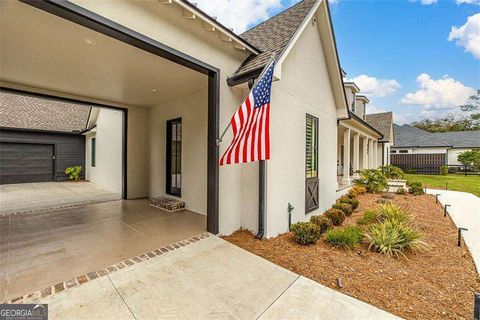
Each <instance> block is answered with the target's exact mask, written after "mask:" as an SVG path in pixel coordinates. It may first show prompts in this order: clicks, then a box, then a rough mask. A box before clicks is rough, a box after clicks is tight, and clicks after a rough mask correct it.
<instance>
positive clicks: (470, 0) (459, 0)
mask: <svg viewBox="0 0 480 320" xmlns="http://www.w3.org/2000/svg"><path fill="white" fill-rule="evenodd" d="M455 2H456V3H457V4H462V3H465V4H476V5H480V0H456V1H455Z"/></svg>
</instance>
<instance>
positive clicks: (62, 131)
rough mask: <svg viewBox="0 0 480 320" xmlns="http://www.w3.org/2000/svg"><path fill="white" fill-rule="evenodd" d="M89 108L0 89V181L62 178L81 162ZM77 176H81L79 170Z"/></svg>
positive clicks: (33, 180)
mask: <svg viewBox="0 0 480 320" xmlns="http://www.w3.org/2000/svg"><path fill="white" fill-rule="evenodd" d="M89 111H90V110H89V108H85V107H83V106H78V105H74V104H69V103H64V102H61V101H58V100H46V99H40V98H35V97H31V96H25V95H19V94H12V93H7V92H0V184H7V183H25V182H43V181H64V180H67V178H68V177H67V175H66V174H65V173H64V170H65V168H67V167H70V166H75V165H79V166H82V167H84V166H85V138H84V137H83V136H82V135H81V131H83V130H85V128H86V125H87V120H88V114H89ZM81 176H82V177H83V176H84V174H83V170H82V174H81Z"/></svg>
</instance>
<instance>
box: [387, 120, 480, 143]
mask: <svg viewBox="0 0 480 320" xmlns="http://www.w3.org/2000/svg"><path fill="white" fill-rule="evenodd" d="M393 131H394V134H393V135H394V139H395V144H394V146H395V147H453V148H480V130H476V131H451V132H436V133H431V132H428V131H425V130H422V129H419V128H415V127H412V126H409V125H407V124H404V125H403V126H399V125H397V124H394V125H393Z"/></svg>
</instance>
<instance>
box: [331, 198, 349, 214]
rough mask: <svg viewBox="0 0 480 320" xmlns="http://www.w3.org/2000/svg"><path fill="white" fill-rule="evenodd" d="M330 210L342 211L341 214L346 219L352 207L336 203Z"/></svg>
mask: <svg viewBox="0 0 480 320" xmlns="http://www.w3.org/2000/svg"><path fill="white" fill-rule="evenodd" d="M332 208H334V209H338V210H341V211H343V213H344V214H345V216H347V217H349V216H351V215H352V213H353V206H352V205H351V204H350V203H346V202H337V203H335V204H334V205H333V207H332Z"/></svg>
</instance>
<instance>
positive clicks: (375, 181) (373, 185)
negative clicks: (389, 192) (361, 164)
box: [355, 169, 387, 193]
mask: <svg viewBox="0 0 480 320" xmlns="http://www.w3.org/2000/svg"><path fill="white" fill-rule="evenodd" d="M355 183H356V184H358V185H360V186H363V187H365V188H366V190H367V192H370V193H378V192H381V191H383V190H385V189H386V188H387V178H386V177H385V175H384V174H383V172H382V171H381V170H379V169H364V170H361V171H360V178H358V179H356V180H355Z"/></svg>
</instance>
